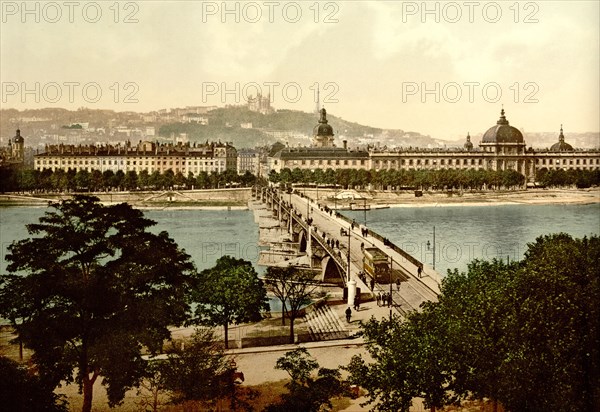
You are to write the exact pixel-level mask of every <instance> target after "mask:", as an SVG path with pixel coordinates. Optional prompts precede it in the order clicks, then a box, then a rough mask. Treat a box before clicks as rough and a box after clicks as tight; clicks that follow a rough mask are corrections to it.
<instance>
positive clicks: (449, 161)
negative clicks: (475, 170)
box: [375, 159, 483, 167]
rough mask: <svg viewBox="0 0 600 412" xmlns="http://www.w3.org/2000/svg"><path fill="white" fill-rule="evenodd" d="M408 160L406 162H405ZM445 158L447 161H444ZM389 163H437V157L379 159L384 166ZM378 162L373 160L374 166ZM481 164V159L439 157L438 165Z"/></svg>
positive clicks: (377, 164) (378, 162) (410, 164)
mask: <svg viewBox="0 0 600 412" xmlns="http://www.w3.org/2000/svg"><path fill="white" fill-rule="evenodd" d="M407 160H408V163H407ZM446 160H447V163H446ZM388 162H389V164H391V165H396V163H398V164H400V165H402V166H404V165H406V164H408V165H409V166H412V165H414V164H416V165H421V164H424V165H434V166H435V165H437V159H433V160H432V159H401V160H398V161H396V160H389V161H388V160H381V164H383V165H384V166H387V164H388ZM379 164H380V161H379V160H375V167H378V166H379ZM446 164H447V165H450V166H451V165H453V164H454V165H457V166H458V165H461V164H463V165H465V166H466V165H473V166H474V165H482V164H483V159H440V165H442V166H445V165H446Z"/></svg>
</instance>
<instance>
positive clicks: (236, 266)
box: [194, 256, 269, 348]
mask: <svg viewBox="0 0 600 412" xmlns="http://www.w3.org/2000/svg"><path fill="white" fill-rule="evenodd" d="M195 301H196V302H197V307H196V310H195V316H196V318H195V319H194V323H197V324H201V325H205V326H223V328H224V331H225V347H226V348H227V347H229V325H230V324H240V323H246V322H257V321H260V320H261V319H262V314H263V313H264V312H268V311H269V302H268V300H267V292H266V290H265V288H264V285H263V282H262V280H260V279H259V278H258V274H257V273H256V270H254V267H252V263H250V262H249V261H247V260H243V259H236V258H233V257H231V256H223V257H221V258H219V259H218V260H217V263H216V264H215V266H214V267H212V268H209V269H206V270H203V271H202V272H200V274H199V277H198V282H197V284H196V287H195Z"/></svg>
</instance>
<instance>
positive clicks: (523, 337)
mask: <svg viewBox="0 0 600 412" xmlns="http://www.w3.org/2000/svg"><path fill="white" fill-rule="evenodd" d="M599 261H600V238H599V237H598V236H593V237H591V238H589V239H588V238H583V239H573V238H571V237H570V236H569V235H566V234H558V235H550V236H544V237H540V238H538V239H537V240H536V242H535V243H532V244H529V246H528V250H527V252H526V254H525V259H523V260H522V261H521V262H511V263H503V262H501V261H498V260H494V261H492V262H482V261H473V262H471V263H470V264H469V267H468V271H467V272H466V273H459V272H458V271H456V270H455V271H453V272H449V273H448V275H447V276H446V278H445V279H444V281H443V284H442V290H441V295H440V296H439V300H438V302H435V303H433V302H431V303H428V304H425V305H424V307H423V308H422V309H423V310H422V311H421V312H420V313H414V314H410V315H409V316H408V317H407V319H406V320H405V321H402V322H396V321H394V322H388V321H381V322H377V321H371V322H369V323H368V324H366V325H365V328H364V332H365V337H366V340H367V343H368V349H369V352H370V353H371V355H372V357H373V359H374V362H372V363H370V364H367V363H366V362H365V361H364V360H362V359H360V358H354V359H353V360H352V362H351V364H350V365H349V366H348V367H347V369H348V370H349V371H350V373H351V381H352V382H354V383H357V384H359V385H361V386H363V387H365V388H366V389H367V390H368V392H369V395H368V396H369V398H370V402H376V406H377V407H378V408H379V409H381V410H402V411H403V410H407V408H408V406H409V405H410V399H412V398H413V397H415V396H420V397H423V398H425V400H426V402H427V404H428V405H429V407H431V408H432V409H433V408H436V407H440V406H443V405H444V404H448V403H452V402H457V401H460V400H461V399H465V398H471V397H474V398H479V399H482V398H489V399H492V400H493V401H495V405H497V404H498V403H501V404H502V405H503V406H504V408H505V410H507V411H512V412H517V411H518V412H522V411H523V412H534V411H545V410H549V411H550V410H551V411H559V412H562V411H564V412H567V411H572V410H581V411H588V410H589V411H591V410H599V409H600V349H599V348H600V321H599V319H600V309H599V308H598V304H597V303H598V301H600V276H599V272H598V262H599Z"/></svg>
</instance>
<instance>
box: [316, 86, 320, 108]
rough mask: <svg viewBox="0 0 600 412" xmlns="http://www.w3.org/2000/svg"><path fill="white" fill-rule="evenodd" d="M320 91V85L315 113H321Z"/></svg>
mask: <svg viewBox="0 0 600 412" xmlns="http://www.w3.org/2000/svg"><path fill="white" fill-rule="evenodd" d="M320 102H321V100H320V93H319V86H317V101H316V102H315V113H317V114H318V113H319V109H320V107H319V106H320Z"/></svg>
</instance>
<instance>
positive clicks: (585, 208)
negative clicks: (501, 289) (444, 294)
mask: <svg viewBox="0 0 600 412" xmlns="http://www.w3.org/2000/svg"><path fill="white" fill-rule="evenodd" d="M343 213H344V214H345V215H346V216H348V217H350V218H352V219H355V220H356V222H358V223H360V224H364V219H365V213H364V212H360V211H344V212H343ZM366 219H367V220H366V223H367V226H368V227H369V228H371V229H373V230H374V231H375V232H377V233H379V234H381V235H382V236H384V237H387V238H388V239H389V240H390V241H392V242H393V243H395V244H396V245H397V246H399V247H401V248H402V249H404V250H405V251H406V252H408V253H410V254H411V255H412V256H413V257H415V258H417V259H418V260H420V261H422V262H425V263H427V264H430V265H431V264H432V263H433V231H434V227H435V245H436V247H435V261H436V262H435V263H436V265H435V266H436V270H437V271H438V272H439V273H440V274H441V275H442V276H444V275H445V274H446V273H447V270H448V269H454V268H458V269H459V270H460V271H465V270H466V269H467V264H468V263H469V262H470V261H471V260H473V259H484V260H490V259H493V258H498V259H502V260H505V261H506V260H507V259H510V260H515V259H519V260H520V259H522V258H523V256H524V253H525V251H526V250H527V244H528V243H530V242H534V241H535V239H536V238H537V237H539V236H542V235H546V234H550V233H559V232H565V233H568V234H570V235H571V236H573V237H583V236H589V235H591V234H595V235H598V234H600V204H589V205H498V206H487V205H486V206H443V207H439V206H438V207H416V208H408V207H400V208H390V209H377V210H372V211H368V212H367V213H366ZM427 242H429V247H428V246H427Z"/></svg>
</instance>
